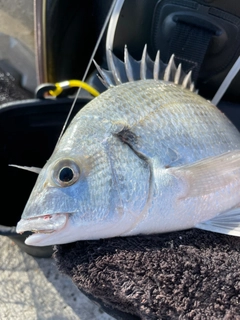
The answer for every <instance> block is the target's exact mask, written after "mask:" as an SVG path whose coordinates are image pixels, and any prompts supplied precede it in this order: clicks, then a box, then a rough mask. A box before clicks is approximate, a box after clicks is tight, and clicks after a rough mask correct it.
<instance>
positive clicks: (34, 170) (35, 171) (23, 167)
mask: <svg viewBox="0 0 240 320" xmlns="http://www.w3.org/2000/svg"><path fill="white" fill-rule="evenodd" d="M9 167H14V168H18V169H22V170H26V171H30V172H34V173H37V174H39V173H40V171H41V170H42V169H41V168H37V167H27V166H18V165H16V164H9Z"/></svg>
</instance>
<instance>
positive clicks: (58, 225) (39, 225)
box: [16, 213, 68, 234]
mask: <svg viewBox="0 0 240 320" xmlns="http://www.w3.org/2000/svg"><path fill="white" fill-rule="evenodd" d="M67 220H68V213H54V214H45V215H41V216H37V217H31V218H28V219H21V220H20V221H19V222H18V224H17V227H16V232H17V233H20V234H22V233H24V232H26V231H30V232H32V233H33V234H50V233H53V232H56V231H59V230H61V229H62V228H64V226H65V225H66V223H67Z"/></svg>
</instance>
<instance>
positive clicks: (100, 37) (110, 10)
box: [56, 0, 118, 145]
mask: <svg viewBox="0 0 240 320" xmlns="http://www.w3.org/2000/svg"><path fill="white" fill-rule="evenodd" d="M117 2H118V0H114V1H113V3H112V5H111V7H110V9H109V11H108V15H107V17H106V19H105V21H104V25H103V27H102V30H101V32H100V35H99V37H98V40H97V42H96V45H95V47H94V49H93V52H92V55H91V57H90V59H89V62H88V65H87V68H86V70H85V73H84V75H83V77H82V80H81V81H82V82H84V81H85V79H86V77H87V74H88V71H89V69H90V66H91V64H92V61H93V58H94V56H95V54H96V51H97V49H98V47H99V44H100V42H101V40H102V37H103V34H104V32H105V30H106V28H107V24H108V22H109V20H110V18H111V15H112V12H113V10H114V8H115V6H116V4H117ZM81 89H82V88H81V87H79V89H78V91H77V93H76V96H75V98H74V100H73V103H72V106H71V108H70V110H69V113H68V115H67V118H66V120H65V123H64V125H63V128H62V131H61V133H60V136H59V138H58V141H57V144H56V145H58V143H59V141H60V139H61V137H62V135H63V133H64V131H65V129H66V126H67V123H68V120H69V118H70V116H71V114H72V111H73V108H74V107H75V104H76V102H77V99H78V97H79V94H80V92H81Z"/></svg>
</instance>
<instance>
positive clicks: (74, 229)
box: [16, 47, 240, 246]
mask: <svg viewBox="0 0 240 320" xmlns="http://www.w3.org/2000/svg"><path fill="white" fill-rule="evenodd" d="M110 56H111V59H110V70H104V69H102V68H100V67H99V66H98V65H97V64H96V68H97V69H98V72H99V76H100V78H101V80H102V82H103V83H104V84H105V85H106V86H107V88H108V89H107V90H106V91H104V92H103V93H101V94H100V95H99V96H98V97H96V98H94V99H93V100H91V101H90V102H89V103H88V104H87V105H86V106H85V107H84V108H82V109H81V110H80V111H79V112H78V113H77V115H76V116H75V117H74V118H73V120H72V122H71V123H70V125H69V126H68V128H67V130H66V131H65V133H64V134H63V136H62V137H61V139H60V141H59V143H58V144H57V146H56V147H55V150H54V152H53V154H52V155H51V157H50V158H49V160H48V161H47V162H46V164H45V166H44V167H43V168H42V169H41V171H40V173H39V176H38V179H37V181H36V184H35V186H34V188H33V190H32V193H31V195H30V197H29V200H28V202H27V204H26V206H25V209H24V211H23V214H22V217H21V220H20V221H19V222H18V224H17V228H16V231H17V232H18V233H23V232H25V231H32V232H33V234H32V235H30V236H29V237H28V238H27V239H26V244H28V245H33V246H46V245H55V244H64V243H69V242H74V241H79V240H95V239H101V238H111V237H125V236H134V235H144V234H156V233H167V232H174V231H178V230H185V229H190V228H200V229H204V230H208V231H213V232H218V233H223V234H229V235H234V236H240V133H239V131H238V130H237V129H236V127H235V126H234V125H233V124H232V123H231V122H230V120H229V119H228V118H227V117H226V116H225V115H224V114H223V113H222V112H221V111H220V110H219V109H218V108H217V107H216V106H215V105H213V104H212V103H211V102H210V101H208V100H206V99H204V98H203V97H201V96H200V95H199V94H198V93H197V92H196V91H195V88H194V84H193V83H192V81H191V73H188V74H185V73H184V72H183V71H182V70H181V65H179V66H178V67H176V65H175V62H174V56H172V57H171V59H170V61H169V63H168V64H167V65H165V64H164V63H163V62H162V61H161V59H160V53H159V52H158V53H157V55H156V58H155V60H152V59H151V58H150V57H149V56H148V54H147V49H146V47H145V48H144V50H143V54H142V58H141V60H140V61H136V60H135V59H134V58H133V57H132V56H131V55H130V54H129V52H128V49H127V47H125V49H124V61H121V60H120V59H119V58H117V57H116V56H115V55H114V54H113V53H112V52H111V54H110ZM34 170H35V171H38V169H34Z"/></svg>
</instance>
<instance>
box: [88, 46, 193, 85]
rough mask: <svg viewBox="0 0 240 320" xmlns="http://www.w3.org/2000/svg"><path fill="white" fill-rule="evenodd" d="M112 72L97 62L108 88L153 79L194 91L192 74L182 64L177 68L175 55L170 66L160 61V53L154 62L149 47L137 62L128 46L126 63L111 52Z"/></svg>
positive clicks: (170, 61)
mask: <svg viewBox="0 0 240 320" xmlns="http://www.w3.org/2000/svg"><path fill="white" fill-rule="evenodd" d="M109 51H110V53H109V57H110V70H109V71H108V70H104V69H102V68H100V67H99V66H98V65H97V64H96V62H94V63H95V65H96V68H97V70H98V72H99V74H100V80H101V81H102V83H103V84H104V85H105V86H107V87H112V86H114V85H119V84H121V83H124V82H130V81H137V80H140V79H141V80H145V79H149V76H150V77H151V79H154V80H164V81H169V82H173V83H175V84H177V85H181V86H182V87H183V88H186V89H189V90H190V91H194V90H195V89H194V83H193V82H192V81H191V74H192V72H191V71H190V72H188V73H187V74H185V73H184V72H183V71H182V65H181V63H180V64H179V65H178V67H176V65H175V57H174V54H173V55H172V56H171V58H170V59H169V62H168V64H167V65H166V64H164V63H163V62H162V61H161V60H160V51H158V52H157V54H156V58H155V60H154V61H152V60H151V58H150V57H149V56H148V54H147V45H145V46H144V49H143V54H142V58H141V60H140V61H136V60H135V59H133V58H132V57H131V55H130V54H129V52H128V49H127V46H125V47H124V62H123V61H121V60H120V59H119V58H117V57H116V56H115V55H114V54H113V52H112V51H111V50H109Z"/></svg>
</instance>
